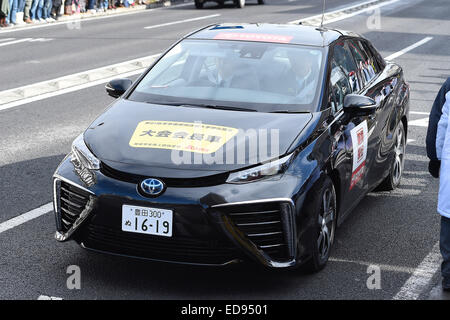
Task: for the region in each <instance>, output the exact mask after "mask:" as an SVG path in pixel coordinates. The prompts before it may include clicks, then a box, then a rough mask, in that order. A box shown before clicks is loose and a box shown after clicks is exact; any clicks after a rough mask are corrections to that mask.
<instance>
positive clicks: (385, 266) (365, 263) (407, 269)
mask: <svg viewBox="0 0 450 320" xmlns="http://www.w3.org/2000/svg"><path fill="white" fill-rule="evenodd" d="M329 261H332V262H341V263H353V264H359V265H362V266H367V267H368V266H378V267H380V269H382V270H385V271H393V272H402V273H409V274H413V272H414V268H410V267H403V266H395V265H390V264H380V263H376V262H368V261H356V260H347V259H338V258H330V260H329Z"/></svg>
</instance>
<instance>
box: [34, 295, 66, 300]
mask: <svg viewBox="0 0 450 320" xmlns="http://www.w3.org/2000/svg"><path fill="white" fill-rule="evenodd" d="M37 299H38V300H62V299H63V298H60V297H53V296H46V295H40V296H39V297H38V298H37Z"/></svg>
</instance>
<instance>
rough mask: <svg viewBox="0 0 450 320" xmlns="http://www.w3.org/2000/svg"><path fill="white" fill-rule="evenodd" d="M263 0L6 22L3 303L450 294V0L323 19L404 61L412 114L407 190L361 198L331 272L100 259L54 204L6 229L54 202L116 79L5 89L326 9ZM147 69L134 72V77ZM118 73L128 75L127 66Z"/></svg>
mask: <svg viewBox="0 0 450 320" xmlns="http://www.w3.org/2000/svg"><path fill="white" fill-rule="evenodd" d="M364 2H369V1H364ZM372 2H373V1H372ZM254 3H255V4H253V2H252V3H248V4H247V5H246V7H245V8H244V9H236V8H233V7H232V6H231V5H225V7H224V8H219V7H218V6H216V5H215V4H213V3H208V4H207V5H205V8H204V9H203V10H196V9H195V7H194V4H193V3H188V4H182V5H179V6H173V7H168V8H158V9H152V10H143V11H136V12H134V13H132V14H129V15H122V16H116V17H114V16H111V17H107V18H99V19H95V18H93V19H86V20H83V21H81V22H80V23H78V24H77V23H73V22H70V23H67V24H66V23H61V24H55V25H45V26H41V27H32V28H29V29H21V30H0V77H1V78H0V79H1V80H0V133H1V139H0V299H37V298H38V297H39V296H41V295H45V296H53V297H60V298H63V299H388V300H390V299H449V297H446V296H445V295H444V296H443V295H442V293H441V290H440V287H439V283H440V274H439V263H440V260H439V259H440V255H439V251H438V247H437V243H438V240H439V216H438V214H437V213H436V205H437V190H438V181H437V180H436V179H433V178H432V177H431V176H430V175H429V173H428V170H427V165H428V159H427V157H426V151H425V135H426V130H427V125H428V113H429V111H430V109H431V105H432V103H433V100H434V98H435V96H436V93H437V91H438V90H439V88H440V86H441V84H442V83H443V82H444V81H445V79H446V78H447V77H448V76H449V74H450V20H449V18H448V17H449V16H450V3H449V2H448V0H427V1H425V0H392V1H378V2H374V3H375V4H374V5H375V7H367V6H361V8H360V9H357V10H356V11H358V10H359V11H361V12H359V13H358V12H356V13H355V10H353V11H352V10H350V11H348V10H345V9H346V8H348V7H352V6H354V5H357V4H361V3H362V2H361V1H357V0H328V1H327V12H332V11H338V12H337V13H336V14H335V15H333V16H331V15H330V16H329V17H327V19H328V21H327V20H326V22H327V23H326V27H335V28H341V29H346V30H352V31H355V32H357V33H360V34H362V35H363V36H365V37H366V38H368V39H369V40H370V41H371V42H372V43H373V44H374V46H375V47H376V48H377V49H378V50H379V51H380V52H381V53H382V55H383V56H384V57H389V56H390V57H391V58H394V61H395V62H397V63H399V64H400V65H401V66H402V67H403V68H404V72H405V77H406V79H407V81H408V82H409V84H410V86H411V106H410V108H411V114H410V116H411V117H410V125H409V130H408V131H409V132H408V141H409V143H408V147H407V155H406V163H405V172H404V177H403V180H402V184H401V186H400V187H399V188H398V189H397V190H396V191H394V192H380V193H370V194H369V195H368V196H367V197H366V198H364V199H363V201H362V202H361V203H360V204H359V205H358V206H357V207H356V209H355V210H354V212H353V213H352V214H351V216H350V217H349V218H348V219H347V220H346V221H345V223H344V224H343V225H342V226H341V228H340V229H338V231H337V235H336V242H335V246H334V248H333V252H332V257H331V259H330V261H329V264H328V265H327V267H326V268H325V269H324V270H323V271H321V272H319V273H317V274H305V273H301V272H298V271H295V272H292V271H290V272H286V271H282V272H280V271H266V270H262V269H260V268H258V267H256V266H255V265H253V264H241V265H236V266H230V267H223V268H205V267H193V266H183V265H172V264H163V263H154V262H148V261H141V260H133V259H126V258H121V257H115V256H108V255H102V254H95V253H92V252H88V251H85V250H83V249H81V248H80V247H79V246H78V245H77V244H76V243H74V242H68V243H58V242H56V240H54V238H53V234H54V231H55V219H54V216H53V214H52V212H50V211H48V210H45V212H46V213H44V214H42V215H39V216H38V217H36V218H35V219H31V220H29V221H27V222H24V223H18V224H17V225H14V226H12V227H10V228H2V223H5V222H8V221H10V219H13V218H15V217H18V216H21V215H23V214H26V213H29V212H30V211H32V210H34V209H36V208H39V207H41V206H42V205H46V204H48V203H50V202H51V201H52V190H51V189H52V186H51V177H52V174H53V172H54V171H55V169H56V167H57V165H58V164H59V162H60V161H61V160H62V159H63V157H64V156H65V155H66V154H67V153H68V152H69V150H70V146H71V143H72V141H73V139H74V138H75V137H76V136H77V135H79V134H80V133H81V132H82V131H83V130H84V129H85V128H86V127H87V126H88V125H89V124H90V122H91V121H93V120H94V119H95V118H96V117H97V116H98V115H99V114H100V113H101V112H102V111H103V110H104V109H105V108H106V107H107V106H108V105H109V104H110V103H111V102H112V101H113V98H111V97H109V96H107V95H106V93H105V89H104V82H105V81H104V82H102V80H99V81H97V82H95V81H94V80H92V79H93V78H89V77H87V78H86V79H87V80H86V81H84V82H83V83H80V85H79V86H78V87H76V88H75V89H72V90H67V91H61V90H60V89H58V88H59V87H58V86H57V85H56V87H55V88H56V89H54V90H52V91H51V92H50V93H49V94H48V96H46V97H40V96H39V95H36V94H31V93H29V94H30V97H32V99H31V98H30V99H29V100H26V99H27V98H28V96H26V95H24V96H23V98H17V99H16V100H14V104H9V105H8V106H7V107H4V106H6V104H5V105H2V99H3V98H4V97H5V96H6V93H5V91H6V90H9V91H11V90H12V89H17V88H19V89H20V90H22V91H23V88H22V87H24V86H32V85H36V84H37V83H40V82H44V81H50V80H51V81H53V80H54V79H57V78H60V77H65V76H71V77H73V75H74V74H78V73H82V72H86V71H89V70H92V69H97V68H103V67H107V66H111V65H115V64H118V63H122V62H127V61H129V60H135V59H137V60H138V61H139V60H140V59H141V58H143V57H149V56H152V55H155V54H159V53H161V52H163V51H164V50H165V49H166V48H167V47H168V46H169V45H171V44H172V43H173V42H174V41H176V40H177V39H179V38H180V37H181V36H183V35H185V34H187V33H188V32H190V31H193V30H195V29H196V28H199V27H201V26H204V25H207V24H211V23H216V22H273V23H287V22H292V21H295V20H304V19H306V20H308V18H309V17H313V16H316V15H318V14H320V13H321V9H322V3H321V1H317V0H266V5H263V6H262V5H257V4H256V1H255V2H254ZM366 8H368V10H366V11H364V10H365V9H366ZM349 12H353V13H349ZM16 40H23V41H16ZM2 43H3V44H5V45H3V46H2ZM7 43H9V44H7ZM144 66H145V65H144ZM139 68H141V67H138V68H137V69H133V70H132V71H133V72H130V70H131V69H130V70H128V69H127V72H130V74H131V76H130V77H131V78H132V79H135V78H136V77H137V74H138V73H139V72H141V71H142V70H141V69H139ZM136 70H137V71H136ZM111 72H113V73H114V75H115V74H117V76H118V77H120V74H121V71H120V69H119V68H117V69H115V70H113V71H111ZM97 73H98V72H97ZM69 79H72V78H69ZM20 90H19V91H20ZM29 92H31V91H29ZM2 93H3V94H4V95H3V96H2ZM5 103H6V102H5ZM8 103H10V102H8ZM2 106H3V108H2ZM47 207H48V206H47ZM47 207H46V208H47ZM4 226H5V224H3V227H4ZM70 265H77V266H79V267H80V269H81V283H82V287H81V289H80V290H69V289H68V288H67V286H66V280H67V277H68V275H67V274H66V270H67V267H68V266H70ZM370 266H375V267H379V268H380V270H381V288H380V289H369V288H368V286H367V279H368V278H369V276H370V275H371V273H370V272H369V273H368V267H370ZM369 269H370V268H369Z"/></svg>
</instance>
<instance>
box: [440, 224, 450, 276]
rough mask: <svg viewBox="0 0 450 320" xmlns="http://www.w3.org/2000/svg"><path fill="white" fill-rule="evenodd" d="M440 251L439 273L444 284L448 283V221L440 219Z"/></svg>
mask: <svg viewBox="0 0 450 320" xmlns="http://www.w3.org/2000/svg"><path fill="white" fill-rule="evenodd" d="M439 244H440V249H441V254H442V259H443V261H442V265H441V273H442V277H443V278H444V279H445V281H446V282H449V283H450V219H449V218H446V217H441V239H440V242H439Z"/></svg>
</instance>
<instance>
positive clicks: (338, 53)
mask: <svg viewBox="0 0 450 320" xmlns="http://www.w3.org/2000/svg"><path fill="white" fill-rule="evenodd" d="M333 60H334V61H335V63H336V65H338V66H340V67H341V69H342V71H343V72H344V73H345V77H347V78H348V81H349V82H350V89H351V90H350V92H349V93H353V92H357V91H359V90H360V83H359V79H358V74H357V66H356V64H355V60H354V59H353V57H352V54H351V53H350V50H349V49H348V47H347V45H346V44H345V42H344V41H341V42H338V43H336V44H335V46H334V48H333Z"/></svg>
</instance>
